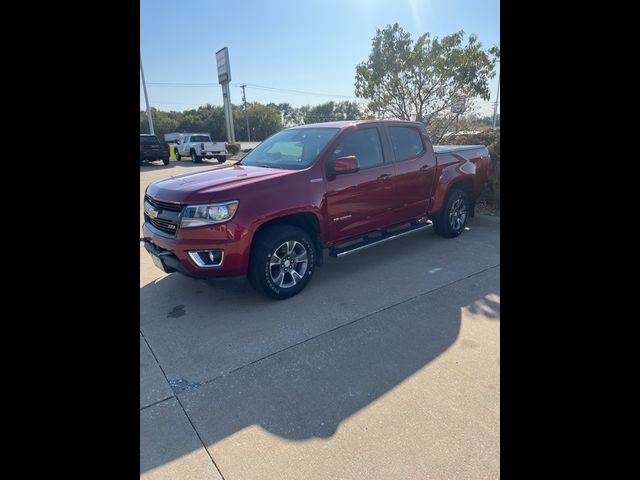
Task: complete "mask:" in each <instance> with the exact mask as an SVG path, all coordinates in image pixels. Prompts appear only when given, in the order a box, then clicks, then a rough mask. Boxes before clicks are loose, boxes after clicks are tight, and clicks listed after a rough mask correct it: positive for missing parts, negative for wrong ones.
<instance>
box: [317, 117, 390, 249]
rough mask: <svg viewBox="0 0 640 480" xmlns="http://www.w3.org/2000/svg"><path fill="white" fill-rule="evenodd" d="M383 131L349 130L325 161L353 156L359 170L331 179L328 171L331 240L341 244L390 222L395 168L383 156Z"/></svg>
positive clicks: (386, 157) (366, 128) (328, 209)
mask: <svg viewBox="0 0 640 480" xmlns="http://www.w3.org/2000/svg"><path fill="white" fill-rule="evenodd" d="M381 135H382V131H381V130H380V128H379V127H377V126H363V127H358V128H356V129H353V130H350V131H348V132H347V133H345V134H344V136H343V137H342V138H341V139H340V141H339V142H338V144H337V146H336V148H335V149H334V150H333V152H331V154H330V156H329V157H328V159H327V161H329V160H330V159H335V158H339V157H344V156H349V155H355V156H356V157H357V158H358V163H359V166H360V170H359V171H357V172H353V173H345V174H342V175H335V176H331V175H330V174H329V173H328V172H327V183H326V185H327V193H326V202H327V221H328V231H329V235H330V238H331V240H332V241H333V242H340V241H342V240H347V239H349V238H356V237H358V236H361V235H363V234H365V233H369V232H373V231H375V230H377V229H379V228H383V227H385V226H387V225H389V224H390V223H393V220H392V218H393V210H394V206H395V205H396V201H395V199H394V194H393V176H394V173H395V167H394V165H393V164H392V163H391V162H390V161H389V158H388V151H387V155H385V150H383V146H382V145H383V144H382V138H381Z"/></svg>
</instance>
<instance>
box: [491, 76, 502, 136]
mask: <svg viewBox="0 0 640 480" xmlns="http://www.w3.org/2000/svg"><path fill="white" fill-rule="evenodd" d="M499 97H500V72H498V93H496V103H495V105H494V106H493V129H494V130H495V129H496V115H497V114H498V98H499Z"/></svg>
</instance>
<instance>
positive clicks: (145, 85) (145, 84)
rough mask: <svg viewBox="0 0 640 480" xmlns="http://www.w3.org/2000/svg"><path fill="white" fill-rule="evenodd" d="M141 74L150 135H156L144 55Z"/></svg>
mask: <svg viewBox="0 0 640 480" xmlns="http://www.w3.org/2000/svg"><path fill="white" fill-rule="evenodd" d="M140 73H141V74H142V89H143V90H144V101H145V103H146V104H147V120H148V121H149V133H150V134H151V135H155V134H156V132H155V131H154V130H153V118H151V109H150V108H149V97H148V96H147V82H145V81H144V70H143V69H142V53H141V54H140Z"/></svg>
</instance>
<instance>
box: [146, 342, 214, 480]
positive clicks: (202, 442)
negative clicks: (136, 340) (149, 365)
mask: <svg viewBox="0 0 640 480" xmlns="http://www.w3.org/2000/svg"><path fill="white" fill-rule="evenodd" d="M140 336H141V337H142V339H143V340H144V343H146V344H147V347H148V348H149V351H150V352H151V355H153V358H154V359H155V361H156V363H157V364H158V367H159V368H160V371H161V372H162V375H163V376H164V379H165V380H166V381H167V383H168V384H169V385H171V383H170V382H169V379H168V378H167V374H166V373H165V372H164V369H163V368H162V365H160V362H159V361H158V357H156V354H155V352H154V351H153V349H152V348H151V345H149V342H148V341H147V338H146V337H145V336H144V333H142V330H140ZM171 398H175V399H176V401H177V402H178V405H180V409H181V410H182V413H183V414H184V416H185V417H187V420H188V421H189V425H191V428H192V429H193V432H194V433H195V434H196V436H197V437H198V440H199V441H200V444H201V445H202V448H204V451H205V452H207V455H209V459H210V460H211V463H213V466H214V467H216V470H217V471H218V475H220V478H222V480H224V475H222V472H221V471H220V468H218V465H217V464H216V461H215V460H214V459H213V456H212V455H211V452H210V451H209V449H208V448H207V446H206V445H205V443H204V440H202V437H201V436H200V432H198V430H197V429H196V427H195V425H194V424H193V422H192V421H191V418H190V417H189V415H187V411H186V410H185V409H184V405H182V402H181V401H180V399H179V398H178V396H177V395H174V396H172V397H169V398H167V399H165V400H162V401H166V400H169V399H171ZM158 403H161V402H156V405H157V404H158ZM149 406H150V405H149ZM142 410H143V409H142V408H141V409H140V411H142Z"/></svg>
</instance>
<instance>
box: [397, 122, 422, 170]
mask: <svg viewBox="0 0 640 480" xmlns="http://www.w3.org/2000/svg"><path fill="white" fill-rule="evenodd" d="M389 137H390V138H391V147H392V148H393V151H394V153H395V154H396V161H397V162H401V161H403V160H409V159H410V158H415V157H418V156H420V155H421V154H422V153H423V152H424V150H425V148H424V144H423V143H422V136H421V135H420V132H419V131H418V130H417V129H415V128H411V127H389Z"/></svg>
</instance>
